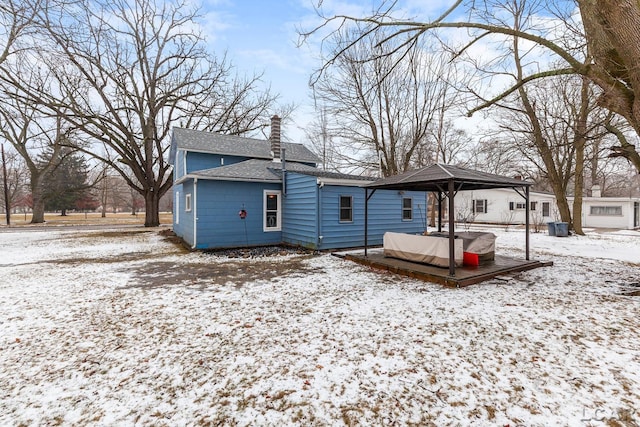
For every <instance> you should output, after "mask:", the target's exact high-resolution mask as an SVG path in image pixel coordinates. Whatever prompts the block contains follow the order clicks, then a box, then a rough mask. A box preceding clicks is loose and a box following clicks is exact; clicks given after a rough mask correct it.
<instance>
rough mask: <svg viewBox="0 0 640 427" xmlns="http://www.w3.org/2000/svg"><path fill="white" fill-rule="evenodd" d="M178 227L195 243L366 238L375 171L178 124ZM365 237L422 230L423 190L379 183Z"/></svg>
mask: <svg viewBox="0 0 640 427" xmlns="http://www.w3.org/2000/svg"><path fill="white" fill-rule="evenodd" d="M169 158H170V162H171V164H173V166H174V185H173V198H174V204H173V206H174V214H173V230H174V232H175V233H176V234H177V235H178V236H179V237H180V238H182V239H183V240H184V242H186V244H188V245H189V246H191V247H192V248H194V249H214V248H233V247H243V246H261V245H275V244H290V245H298V246H303V247H306V248H311V249H319V250H323V249H337V248H350V247H359V246H363V245H364V206H365V190H364V188H362V186H363V185H365V184H367V183H370V182H372V181H374V180H375V179H373V178H367V177H361V176H355V175H347V174H341V173H333V172H326V171H324V170H321V169H318V168H317V163H318V161H319V159H318V158H317V157H316V156H315V155H314V154H313V153H312V152H311V151H310V150H308V149H307V148H306V147H305V146H304V145H302V144H293V143H287V142H281V141H280V119H279V118H278V117H277V116H274V117H273V118H272V122H271V137H270V140H269V141H265V140H259V139H253V138H245V137H239V136H230V135H221V134H217V133H211V132H202V131H195V130H188V129H181V128H174V129H173V137H172V141H171V148H170V154H169ZM368 218H369V221H368V222H369V224H368V243H369V244H371V245H376V244H378V245H379V244H382V236H383V234H384V232H385V231H396V232H405V233H421V232H423V231H424V230H425V227H426V193H424V192H401V191H400V192H399V191H391V190H382V191H377V192H375V193H374V194H373V196H371V198H370V199H369V207H368Z"/></svg>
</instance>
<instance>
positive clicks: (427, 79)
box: [314, 34, 453, 176]
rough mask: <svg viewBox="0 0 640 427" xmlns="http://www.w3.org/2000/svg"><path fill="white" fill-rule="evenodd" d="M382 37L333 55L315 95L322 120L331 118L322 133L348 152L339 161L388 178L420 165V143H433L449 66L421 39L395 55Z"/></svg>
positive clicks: (448, 99) (380, 35) (317, 82)
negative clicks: (383, 49) (382, 43)
mask: <svg viewBox="0 0 640 427" xmlns="http://www.w3.org/2000/svg"><path fill="white" fill-rule="evenodd" d="M383 37H384V36H383V35H382V34H378V35H376V36H375V37H373V36H372V37H364V38H362V39H360V40H359V41H358V43H357V44H356V45H354V46H352V49H351V50H349V51H348V52H345V53H344V55H341V56H339V57H337V58H336V61H335V63H334V64H333V67H331V69H328V70H327V72H326V73H324V74H323V75H322V76H320V78H319V80H317V81H316V82H315V83H314V93H315V97H316V99H317V100H318V101H319V103H320V106H321V107H320V108H321V109H322V110H323V114H325V120H326V116H328V118H329V119H330V120H331V126H330V127H329V126H327V125H326V123H325V124H323V126H322V127H321V131H322V134H323V135H327V134H328V133H331V134H332V135H334V137H335V140H336V141H335V142H336V143H337V144H340V146H338V147H337V148H338V149H337V151H339V152H340V153H341V154H342V155H343V156H344V155H345V153H350V155H351V157H350V158H347V159H344V158H343V160H346V161H347V162H349V163H351V164H352V165H355V166H356V167H357V168H360V169H361V170H370V171H371V170H377V169H378V168H379V169H380V170H381V173H382V175H383V176H389V175H394V174H397V173H399V172H404V171H406V170H409V169H411V168H412V167H415V166H416V165H417V164H424V162H425V159H422V158H420V157H419V156H418V154H423V153H424V152H425V150H423V149H421V147H423V146H424V145H426V144H429V143H433V141H432V139H431V137H433V136H434V135H437V130H436V129H435V128H436V118H437V117H438V113H439V111H440V108H441V105H442V104H445V105H447V106H450V104H448V103H450V102H453V101H452V100H451V98H450V97H448V96H447V95H448V90H449V84H448V83H447V81H446V79H444V78H443V75H444V74H446V73H447V72H448V68H449V66H448V64H446V62H445V61H444V60H443V59H442V57H441V56H436V55H433V54H432V53H429V52H428V51H427V50H426V46H425V44H424V43H417V44H414V45H413V46H412V47H411V48H410V49H409V50H408V51H407V52H405V53H404V54H403V55H401V56H400V55H394V54H393V53H392V52H389V50H385V51H382V50H381V48H380V46H381V45H380V41H381V39H382V38H383ZM340 42H341V39H340V38H338V39H337V40H336V44H337V45H338V46H339V45H340ZM385 47H386V48H387V49H392V48H391V47H390V46H385ZM372 52H373V55H374V57H373V58H372V59H371V60H368V58H369V57H370V55H372ZM449 94H450V92H449ZM443 120H444V119H443ZM328 129H330V130H328ZM325 146H326V145H325Z"/></svg>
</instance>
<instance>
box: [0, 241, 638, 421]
mask: <svg viewBox="0 0 640 427" xmlns="http://www.w3.org/2000/svg"><path fill="white" fill-rule="evenodd" d="M493 231H494V232H495V233H496V234H498V236H499V237H498V240H497V252H498V253H501V254H505V255H513V256H523V247H524V236H523V233H522V232H521V231H504V230H500V229H497V230H493ZM532 258H534V259H541V260H552V261H553V262H554V263H555V264H554V266H553V267H548V268H540V269H536V270H532V271H529V272H525V273H522V274H520V275H518V276H516V277H514V278H512V279H510V280H498V279H496V280H493V281H489V282H485V283H483V284H479V285H475V286H470V287H468V288H464V289H447V288H443V287H441V286H439V285H435V284H430V283H425V282H420V281H416V280H413V279H408V278H404V277H399V276H396V275H393V274H389V273H380V272H377V271H373V270H370V269H368V268H366V267H362V266H359V265H357V264H354V263H350V262H349V261H344V260H341V259H338V258H336V257H333V256H331V255H328V254H323V255H309V254H285V255H276V256H271V257H261V258H253V259H242V260H239V259H230V258H225V257H222V256H216V255H212V254H203V253H187V252H185V251H183V250H182V249H181V248H180V247H178V246H176V245H175V244H173V243H171V242H170V241H168V240H165V238H164V237H163V236H162V235H161V234H159V233H158V232H157V231H147V230H125V231H113V232H105V231H65V230H56V231H46V232H43V231H24V232H17V233H16V232H12V233H7V232H0V425H53V424H62V425H133V424H136V425H154V426H156V425H160V426H162V425H171V426H174V425H207V424H214V425H220V424H221V425H304V426H307V425H434V426H442V425H478V426H486V425H500V426H504V425H511V426H514V425H527V426H535V425H538V426H549V425H572V426H574V425H575V426H585V425H609V426H611V425H638V423H640V406H639V403H638V402H640V335H639V333H638V332H639V328H638V326H639V325H640V294H639V292H638V291H640V287H639V286H640V233H637V232H630V231H627V232H621V233H597V232H595V231H592V232H590V233H589V234H588V235H587V236H584V237H580V236H572V237H568V238H558V237H550V236H547V235H544V234H533V235H532Z"/></svg>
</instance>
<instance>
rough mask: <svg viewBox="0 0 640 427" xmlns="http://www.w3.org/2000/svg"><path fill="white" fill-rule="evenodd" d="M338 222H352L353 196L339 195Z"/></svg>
mask: <svg viewBox="0 0 640 427" xmlns="http://www.w3.org/2000/svg"><path fill="white" fill-rule="evenodd" d="M339 214H340V216H339V220H340V222H353V196H340V212H339Z"/></svg>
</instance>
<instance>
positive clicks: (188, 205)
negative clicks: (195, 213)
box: [184, 193, 191, 212]
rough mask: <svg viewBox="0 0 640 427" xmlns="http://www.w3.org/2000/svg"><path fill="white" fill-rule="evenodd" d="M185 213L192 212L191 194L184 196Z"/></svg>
mask: <svg viewBox="0 0 640 427" xmlns="http://www.w3.org/2000/svg"><path fill="white" fill-rule="evenodd" d="M184 211H185V212H191V193H189V194H187V195H185V196H184Z"/></svg>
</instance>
